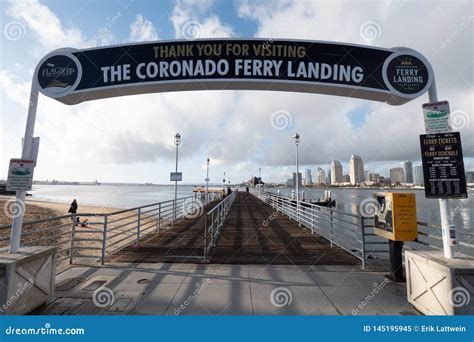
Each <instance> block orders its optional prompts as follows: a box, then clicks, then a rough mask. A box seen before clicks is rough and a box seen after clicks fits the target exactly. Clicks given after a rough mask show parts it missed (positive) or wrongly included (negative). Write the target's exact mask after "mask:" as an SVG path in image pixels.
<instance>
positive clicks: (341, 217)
mask: <svg viewBox="0 0 474 342" xmlns="http://www.w3.org/2000/svg"><path fill="white" fill-rule="evenodd" d="M264 200H265V203H267V204H268V205H270V206H271V207H273V208H274V209H276V210H277V211H278V212H280V213H282V214H283V215H286V216H288V218H289V219H292V220H294V221H297V222H298V223H299V224H300V226H303V227H305V228H309V229H310V230H311V233H312V234H314V233H316V234H319V235H320V236H322V237H324V238H326V239H327V240H328V241H329V243H330V244H331V246H333V245H337V246H339V247H341V248H343V249H345V250H346V251H348V252H349V253H351V254H353V255H355V256H356V257H357V258H359V259H360V260H361V262H362V267H365V259H366V257H367V254H366V241H365V234H364V233H363V232H364V225H365V222H364V218H363V217H362V216H359V215H355V214H352V213H347V212H344V211H340V210H337V209H334V208H328V207H322V206H318V205H315V204H311V203H308V202H303V201H300V202H299V206H297V204H296V200H293V199H290V198H287V197H283V196H278V195H274V194H272V193H269V192H266V193H265V198H264Z"/></svg>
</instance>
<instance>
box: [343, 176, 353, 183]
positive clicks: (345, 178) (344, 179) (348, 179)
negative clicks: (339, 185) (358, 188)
mask: <svg viewBox="0 0 474 342" xmlns="http://www.w3.org/2000/svg"><path fill="white" fill-rule="evenodd" d="M342 182H343V183H350V182H351V176H349V175H344V176H342Z"/></svg>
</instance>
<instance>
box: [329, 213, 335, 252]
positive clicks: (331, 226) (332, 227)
mask: <svg viewBox="0 0 474 342" xmlns="http://www.w3.org/2000/svg"><path fill="white" fill-rule="evenodd" d="M329 215H330V221H331V222H330V224H329V226H330V229H331V232H330V235H331V238H330V240H329V241H330V242H331V248H332V246H333V244H332V240H333V239H334V236H333V229H334V225H333V221H334V219H333V215H334V213H333V211H332V210H331V209H329Z"/></svg>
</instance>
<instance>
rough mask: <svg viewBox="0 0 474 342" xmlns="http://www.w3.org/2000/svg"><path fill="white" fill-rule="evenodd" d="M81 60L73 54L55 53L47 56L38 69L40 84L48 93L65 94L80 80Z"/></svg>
mask: <svg viewBox="0 0 474 342" xmlns="http://www.w3.org/2000/svg"><path fill="white" fill-rule="evenodd" d="M79 65H80V64H79V61H77V59H76V58H75V57H74V56H73V55H54V56H50V57H48V58H46V59H45V60H44V61H43V63H41V65H40V67H39V69H38V84H39V85H40V88H41V91H42V92H43V93H45V94H46V95H49V96H53V97H54V95H61V96H63V95H65V93H68V92H69V91H72V90H73V89H74V88H75V86H76V85H77V83H78V81H79V80H80V67H79Z"/></svg>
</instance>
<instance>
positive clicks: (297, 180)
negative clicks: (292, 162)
mask: <svg viewBox="0 0 474 342" xmlns="http://www.w3.org/2000/svg"><path fill="white" fill-rule="evenodd" d="M298 163H299V162H298V144H297V145H296V177H295V181H296V221H297V222H298V220H299V217H298V216H299V209H300V177H299V173H300V172H299V165H298Z"/></svg>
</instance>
